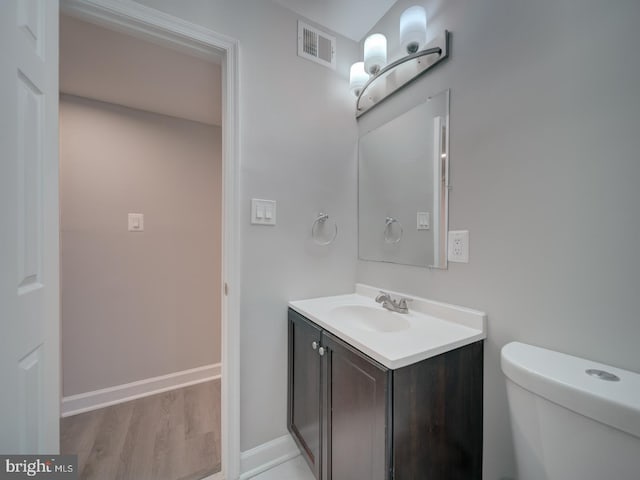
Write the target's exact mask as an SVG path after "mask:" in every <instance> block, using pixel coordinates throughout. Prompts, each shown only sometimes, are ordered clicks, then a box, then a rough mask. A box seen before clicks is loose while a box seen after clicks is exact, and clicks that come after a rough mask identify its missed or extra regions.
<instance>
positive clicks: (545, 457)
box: [502, 342, 640, 480]
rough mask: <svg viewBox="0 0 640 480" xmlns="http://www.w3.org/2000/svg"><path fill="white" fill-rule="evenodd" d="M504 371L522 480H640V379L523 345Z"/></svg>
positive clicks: (513, 349) (508, 355) (514, 347)
mask: <svg viewBox="0 0 640 480" xmlns="http://www.w3.org/2000/svg"><path fill="white" fill-rule="evenodd" d="M502 371H503V372H504V374H505V375H506V377H507V394H508V397H509V410H510V412H511V428H512V432H513V441H514V446H515V452H516V461H517V464H518V480H639V479H640V374H638V373H634V372H629V371H626V370H622V369H619V368H614V367H610V366H607V365H602V364H599V363H596V362H592V361H590V360H585V359H582V358H577V357H572V356H570V355H565V354H562V353H558V352H553V351H551V350H545V349H543V348H539V347H534V346H531V345H525V344H523V343H518V342H513V343H509V344H508V345H505V346H504V347H503V348H502ZM587 371H589V373H587Z"/></svg>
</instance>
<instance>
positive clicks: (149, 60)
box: [60, 15, 222, 125]
mask: <svg viewBox="0 0 640 480" xmlns="http://www.w3.org/2000/svg"><path fill="white" fill-rule="evenodd" d="M221 78H222V77H221V67H220V65H217V64H215V63H212V62H210V61H207V60H203V59H201V58H196V57H193V56H191V55H187V54H185V53H182V52H178V51H175V50H172V49H169V48H167V47H164V46H160V45H157V44H154V43H151V42H148V41H145V40H141V39H139V38H136V37H132V36H129V35H126V34H123V33H118V32H115V31H112V30H108V29H106V28H103V27H99V26H97V25H94V24H91V23H87V22H84V21H81V20H78V19H76V18H72V17H69V16H65V15H61V17H60V92H61V93H67V94H72V95H78V96H81V97H87V98H92V99H95V100H100V101H103V102H109V103H115V104H118V105H124V106H127V107H131V108H136V109H139V110H146V111H150V112H154V113H160V114H163V115H170V116H173V117H178V118H184V119H187V120H194V121H197V122H202V123H207V124H209V125H221V123H222V122H221V115H222V103H221V102H222V86H221Z"/></svg>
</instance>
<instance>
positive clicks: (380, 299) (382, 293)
mask: <svg viewBox="0 0 640 480" xmlns="http://www.w3.org/2000/svg"><path fill="white" fill-rule="evenodd" d="M390 298H391V296H390V295H389V294H388V293H387V292H385V291H384V290H380V294H379V295H378V296H377V297H376V302H378V303H382V302H384V301H385V300H389V299H390Z"/></svg>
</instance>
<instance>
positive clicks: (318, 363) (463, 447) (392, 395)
mask: <svg viewBox="0 0 640 480" xmlns="http://www.w3.org/2000/svg"><path fill="white" fill-rule="evenodd" d="M482 364H483V346H482V341H480V342H476V343H473V344H470V345H467V346H464V347H461V348H457V349H455V350H452V351H450V352H446V353H443V354H441V355H438V356H435V357H432V358H428V359H426V360H423V361H421V362H418V363H415V364H413V365H408V366H406V367H402V368H399V369H397V370H390V369H387V368H386V367H385V366H383V365H381V364H379V363H378V362H376V361H375V360H373V359H371V358H369V357H368V356H366V355H365V354H363V353H362V352H360V351H358V350H357V349H355V348H354V347H352V346H350V345H349V344H347V343H345V342H344V341H342V340H340V339H339V338H337V337H336V336H334V335H332V334H331V333H329V332H327V331H325V330H322V328H320V327H319V326H317V325H316V324H314V323H313V322H311V321H310V320H308V319H307V318H305V317H303V316H302V315H300V314H299V313H297V312H295V311H294V310H292V309H289V395H288V399H289V400H288V428H289V431H290V432H291V434H292V436H293V438H294V439H295V441H296V443H297V444H298V446H299V447H300V450H301V452H302V454H303V456H304V457H305V459H306V460H307V463H308V464H309V465H310V467H311V469H312V470H313V472H314V475H315V477H316V478H317V479H318V480H423V479H429V480H480V479H481V478H482V374H483V373H482V370H483V369H482Z"/></svg>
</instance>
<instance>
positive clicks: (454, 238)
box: [447, 230, 469, 263]
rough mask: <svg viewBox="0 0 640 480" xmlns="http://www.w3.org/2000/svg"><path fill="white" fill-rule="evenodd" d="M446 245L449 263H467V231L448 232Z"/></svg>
mask: <svg viewBox="0 0 640 480" xmlns="http://www.w3.org/2000/svg"><path fill="white" fill-rule="evenodd" d="M447 244H448V245H447V246H448V247H449V248H448V249H447V258H448V259H449V261H450V262H459V263H469V230H450V231H449V236H448V242H447Z"/></svg>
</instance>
